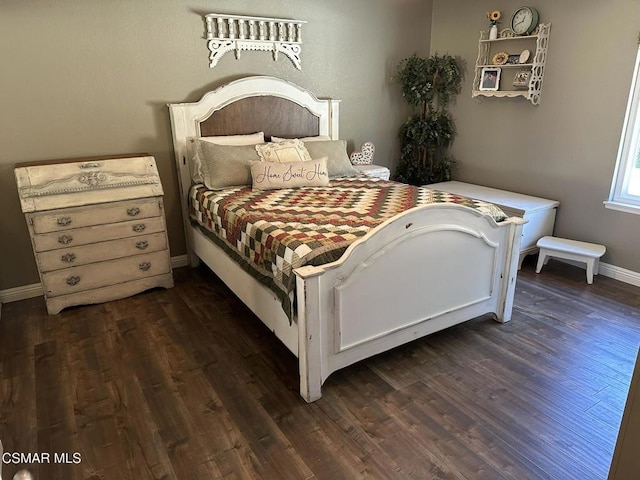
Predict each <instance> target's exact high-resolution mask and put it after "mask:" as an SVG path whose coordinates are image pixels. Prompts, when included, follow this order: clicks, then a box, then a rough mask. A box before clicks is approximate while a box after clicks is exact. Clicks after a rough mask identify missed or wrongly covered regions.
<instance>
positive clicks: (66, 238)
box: [58, 235, 73, 245]
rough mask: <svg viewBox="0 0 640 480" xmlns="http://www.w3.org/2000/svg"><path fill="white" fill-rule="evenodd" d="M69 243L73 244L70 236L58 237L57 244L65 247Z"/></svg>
mask: <svg viewBox="0 0 640 480" xmlns="http://www.w3.org/2000/svg"><path fill="white" fill-rule="evenodd" d="M71 242H73V237H72V236H71V235H60V236H59V237H58V243H61V244H63V245H67V244H69V243H71Z"/></svg>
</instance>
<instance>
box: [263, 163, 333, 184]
mask: <svg viewBox="0 0 640 480" xmlns="http://www.w3.org/2000/svg"><path fill="white" fill-rule="evenodd" d="M251 177H252V178H253V188H254V190H275V189H277V188H298V187H324V186H326V185H329V174H328V172H327V159H326V157H325V158H319V159H317V160H310V161H304V162H286V163H278V162H251Z"/></svg>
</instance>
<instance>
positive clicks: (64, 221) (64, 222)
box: [56, 217, 71, 227]
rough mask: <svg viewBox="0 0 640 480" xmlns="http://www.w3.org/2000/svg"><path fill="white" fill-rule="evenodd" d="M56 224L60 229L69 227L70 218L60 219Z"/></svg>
mask: <svg viewBox="0 0 640 480" xmlns="http://www.w3.org/2000/svg"><path fill="white" fill-rule="evenodd" d="M56 223H57V224H58V225H59V226H61V227H66V226H67V225H71V217H60V218H59V219H58V221H57V222H56Z"/></svg>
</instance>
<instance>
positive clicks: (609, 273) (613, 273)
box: [600, 262, 640, 287]
mask: <svg viewBox="0 0 640 480" xmlns="http://www.w3.org/2000/svg"><path fill="white" fill-rule="evenodd" d="M600 275H603V276H605V277H609V278H613V279H614V280H619V281H621V282H623V283H628V284H630V285H635V286H636V287H640V273H638V272H633V271H631V270H627V269H626V268H620V267H616V266H615V265H610V264H608V263H602V262H601V263H600Z"/></svg>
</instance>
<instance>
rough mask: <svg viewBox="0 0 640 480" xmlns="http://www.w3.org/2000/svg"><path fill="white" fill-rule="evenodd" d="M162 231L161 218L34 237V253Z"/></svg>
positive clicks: (162, 223) (162, 221)
mask: <svg viewBox="0 0 640 480" xmlns="http://www.w3.org/2000/svg"><path fill="white" fill-rule="evenodd" d="M164 230H165V226H164V219H163V218H162V217H153V218H145V219H139V220H132V221H129V222H121V223H112V224H110V225H96V226H94V227H86V228H78V229H73V230H67V231H64V232H51V233H45V234H43V235H34V236H33V245H34V248H35V250H36V252H45V251H48V250H57V249H61V248H68V247H72V246H77V245H86V244H90V243H97V242H103V241H107V240H116V239H119V238H127V237H140V236H143V235H148V234H150V233H157V232H164Z"/></svg>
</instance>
